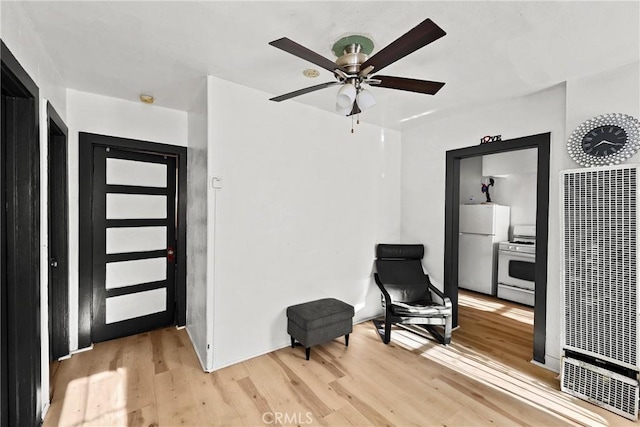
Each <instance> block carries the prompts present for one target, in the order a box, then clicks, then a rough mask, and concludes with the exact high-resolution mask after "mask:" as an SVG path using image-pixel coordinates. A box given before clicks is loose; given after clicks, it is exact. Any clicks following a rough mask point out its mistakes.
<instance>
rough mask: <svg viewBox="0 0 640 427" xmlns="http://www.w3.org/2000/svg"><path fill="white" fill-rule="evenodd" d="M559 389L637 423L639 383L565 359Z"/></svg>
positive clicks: (583, 363) (586, 364)
mask: <svg viewBox="0 0 640 427" xmlns="http://www.w3.org/2000/svg"><path fill="white" fill-rule="evenodd" d="M560 387H561V389H562V391H564V392H566V393H569V394H571V395H573V396H576V397H579V398H581V399H584V400H587V401H589V402H591V403H593V404H595V405H598V406H601V407H603V408H605V409H607V410H609V411H611V412H615V413H616V414H618V415H622V416H623V417H625V418H629V419H631V420H634V421H636V420H637V419H638V382H637V381H634V380H632V379H629V378H627V377H625V376H622V375H619V374H616V373H614V372H610V371H606V370H604V369H601V368H598V367H597V366H593V365H590V364H588V363H585V362H580V361H578V360H574V359H569V358H564V359H563V363H562V381H561V385H560Z"/></svg>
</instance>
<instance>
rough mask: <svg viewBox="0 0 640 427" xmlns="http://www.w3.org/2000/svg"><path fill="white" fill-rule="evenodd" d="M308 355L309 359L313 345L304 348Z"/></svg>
mask: <svg viewBox="0 0 640 427" xmlns="http://www.w3.org/2000/svg"><path fill="white" fill-rule="evenodd" d="M304 351H305V353H306V356H307V360H309V356H310V355H311V347H307V348H305V349H304Z"/></svg>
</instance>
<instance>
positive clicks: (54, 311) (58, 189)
mask: <svg viewBox="0 0 640 427" xmlns="http://www.w3.org/2000/svg"><path fill="white" fill-rule="evenodd" d="M48 116H49V123H48V125H49V137H48V153H47V154H48V156H47V157H48V167H49V175H48V178H49V179H48V180H49V193H48V215H47V216H48V230H49V241H48V243H49V245H48V247H49V249H48V251H49V293H48V295H49V360H50V361H53V360H58V359H59V358H60V357H62V356H66V355H67V354H69V279H68V277H69V264H68V256H67V254H68V238H67V235H68V221H69V220H68V205H67V132H66V126H64V123H62V121H61V120H60V117H59V116H58V115H57V113H55V110H54V109H53V108H52V107H51V105H49V106H48Z"/></svg>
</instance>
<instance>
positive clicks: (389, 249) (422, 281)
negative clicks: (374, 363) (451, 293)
mask: <svg viewBox="0 0 640 427" xmlns="http://www.w3.org/2000/svg"><path fill="white" fill-rule="evenodd" d="M423 256H424V246H423V245H388V244H379V245H378V246H377V248H376V271H375V272H374V278H375V280H376V284H377V285H378V287H379V288H380V291H381V292H382V307H383V308H384V319H382V318H380V319H375V320H374V321H373V323H374V325H375V326H376V328H377V330H378V333H379V334H380V338H381V339H382V341H383V342H384V343H385V344H389V341H390V340H391V325H393V324H405V325H419V326H421V327H423V328H424V329H426V330H427V331H429V333H431V335H433V336H434V337H435V338H436V339H437V340H438V341H440V343H442V344H445V345H447V344H450V343H451V324H452V319H451V314H452V306H451V300H449V298H448V297H446V296H445V295H444V294H443V293H442V291H440V290H439V289H438V288H436V287H435V286H433V284H431V281H430V280H429V276H428V275H426V274H425V273H424V270H423V269H422V262H421V259H422V257H423ZM383 323H384V327H383V326H382V324H383ZM440 330H441V331H442V332H440Z"/></svg>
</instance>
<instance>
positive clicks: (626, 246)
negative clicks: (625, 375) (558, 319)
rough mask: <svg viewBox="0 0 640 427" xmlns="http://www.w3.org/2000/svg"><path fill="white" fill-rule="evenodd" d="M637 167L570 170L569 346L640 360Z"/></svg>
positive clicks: (566, 189) (566, 194)
mask: <svg viewBox="0 0 640 427" xmlns="http://www.w3.org/2000/svg"><path fill="white" fill-rule="evenodd" d="M636 181H637V167H635V166H633V167H612V168H598V169H584V170H577V171H568V172H565V173H564V176H563V204H564V211H563V212H564V213H563V215H564V217H563V226H564V263H565V273H564V299H565V312H564V316H565V318H564V325H565V340H566V342H565V344H566V347H568V348H571V349H574V350H577V351H582V352H583V353H584V352H586V353H587V354H591V355H593V356H594V357H600V358H603V359H604V360H609V361H611V362H613V363H619V364H624V365H625V366H628V367H631V368H634V367H637V366H638V354H637V351H638V337H637V324H636V323H637V313H638V307H637V304H638V296H637V293H638V289H637V288H638V283H637V281H638V280H637V276H636V269H637V266H636V264H637V254H636V250H637V241H636V238H637V236H636V235H637V225H636V220H637V206H636V201H637V194H636Z"/></svg>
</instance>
